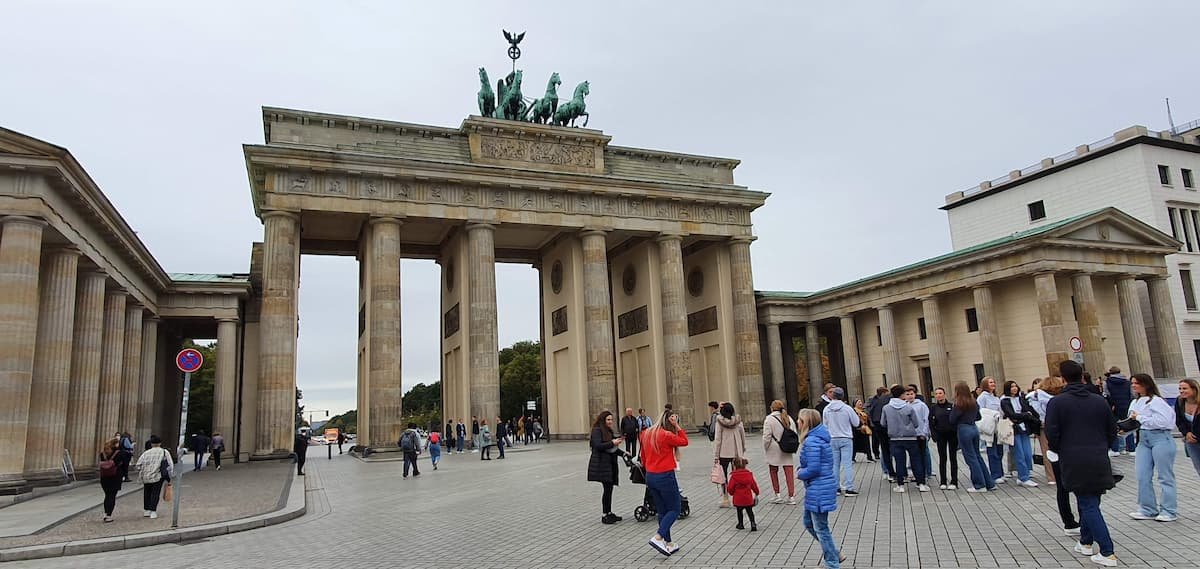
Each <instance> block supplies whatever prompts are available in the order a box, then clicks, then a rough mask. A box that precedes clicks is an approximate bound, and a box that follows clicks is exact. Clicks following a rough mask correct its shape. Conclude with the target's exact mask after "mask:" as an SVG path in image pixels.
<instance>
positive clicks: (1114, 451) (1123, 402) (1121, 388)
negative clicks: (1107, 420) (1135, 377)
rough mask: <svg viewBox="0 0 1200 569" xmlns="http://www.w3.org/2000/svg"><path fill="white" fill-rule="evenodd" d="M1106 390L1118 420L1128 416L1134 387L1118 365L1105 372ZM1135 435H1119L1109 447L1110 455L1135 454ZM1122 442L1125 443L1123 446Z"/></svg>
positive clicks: (1109, 406)
mask: <svg viewBox="0 0 1200 569" xmlns="http://www.w3.org/2000/svg"><path fill="white" fill-rule="evenodd" d="M1104 392H1105V393H1107V394H1108V408H1109V409H1111V410H1112V413H1113V417H1114V418H1115V419H1116V420H1118V421H1123V420H1125V419H1126V418H1128V417H1129V405H1130V404H1131V403H1133V388H1132V387H1131V384H1130V383H1129V378H1127V377H1125V376H1123V375H1121V368H1119V367H1117V366H1113V367H1110V368H1108V373H1106V374H1104ZM1133 435H1134V434H1133V433H1129V434H1128V435H1125V436H1123V437H1117V439H1116V440H1114V441H1113V443H1112V446H1110V447H1108V456H1118V455H1122V454H1133V453H1134V447H1135V441H1134V438H1133ZM1122 443H1124V446H1123V447H1122Z"/></svg>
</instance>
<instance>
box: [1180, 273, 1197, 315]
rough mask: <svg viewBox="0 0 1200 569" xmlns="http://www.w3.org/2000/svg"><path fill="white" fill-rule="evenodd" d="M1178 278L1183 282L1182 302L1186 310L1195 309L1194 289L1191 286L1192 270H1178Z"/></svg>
mask: <svg viewBox="0 0 1200 569" xmlns="http://www.w3.org/2000/svg"><path fill="white" fill-rule="evenodd" d="M1179 280H1180V281H1182V282H1183V304H1184V305H1185V306H1187V309H1188V310H1195V309H1196V291H1195V289H1193V288H1192V272H1191V271H1189V270H1187V269H1180V270H1179Z"/></svg>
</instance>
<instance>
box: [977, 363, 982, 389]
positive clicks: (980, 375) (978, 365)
mask: <svg viewBox="0 0 1200 569" xmlns="http://www.w3.org/2000/svg"><path fill="white" fill-rule="evenodd" d="M981 381H983V364H975V385H979V382H981Z"/></svg>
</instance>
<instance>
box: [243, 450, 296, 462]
mask: <svg viewBox="0 0 1200 569" xmlns="http://www.w3.org/2000/svg"><path fill="white" fill-rule="evenodd" d="M291 457H292V451H291V450H283V449H274V450H269V451H261V452H255V453H254V454H251V455H250V462H258V461H261V460H282V459H285V458H291Z"/></svg>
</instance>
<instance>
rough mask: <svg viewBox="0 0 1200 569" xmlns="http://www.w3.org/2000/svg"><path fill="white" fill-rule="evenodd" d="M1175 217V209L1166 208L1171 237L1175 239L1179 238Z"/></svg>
mask: <svg viewBox="0 0 1200 569" xmlns="http://www.w3.org/2000/svg"><path fill="white" fill-rule="evenodd" d="M1176 218H1177V214H1176V210H1175V208H1173V207H1169V208H1167V220H1168V221H1170V223H1171V237H1174V238H1175V240H1176V241H1178V240H1179V229H1178V228H1176V227H1175V219H1176Z"/></svg>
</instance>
